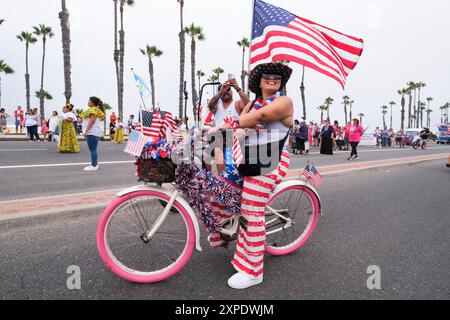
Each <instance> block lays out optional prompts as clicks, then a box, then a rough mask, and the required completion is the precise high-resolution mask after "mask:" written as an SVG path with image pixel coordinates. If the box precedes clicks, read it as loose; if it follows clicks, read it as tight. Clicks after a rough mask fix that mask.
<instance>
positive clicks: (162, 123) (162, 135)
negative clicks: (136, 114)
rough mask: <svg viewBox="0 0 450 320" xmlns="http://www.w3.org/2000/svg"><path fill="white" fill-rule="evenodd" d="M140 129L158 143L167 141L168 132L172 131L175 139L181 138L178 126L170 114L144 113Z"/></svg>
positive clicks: (159, 112)
mask: <svg viewBox="0 0 450 320" xmlns="http://www.w3.org/2000/svg"><path fill="white" fill-rule="evenodd" d="M139 127H140V130H142V133H143V134H144V135H145V136H147V137H149V138H152V139H155V140H156V141H158V140H160V139H166V138H167V132H168V131H171V133H172V136H173V137H174V139H176V140H179V139H180V138H181V136H180V133H179V131H178V128H177V124H176V122H175V120H174V118H173V116H172V114H171V113H170V112H165V111H154V112H150V111H142V124H141V125H140V126H139Z"/></svg>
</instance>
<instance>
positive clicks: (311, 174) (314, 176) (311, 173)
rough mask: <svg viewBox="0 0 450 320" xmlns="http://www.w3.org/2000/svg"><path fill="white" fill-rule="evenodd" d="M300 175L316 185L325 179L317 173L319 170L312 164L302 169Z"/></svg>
mask: <svg viewBox="0 0 450 320" xmlns="http://www.w3.org/2000/svg"><path fill="white" fill-rule="evenodd" d="M302 176H305V177H306V178H308V180H309V181H311V182H312V183H314V185H315V186H317V187H318V186H319V185H321V184H322V183H323V182H324V181H325V178H324V177H323V176H322V175H321V174H320V173H319V171H317V169H316V167H315V166H314V165H312V166H310V165H309V164H308V165H307V166H306V168H305V170H303V173H302Z"/></svg>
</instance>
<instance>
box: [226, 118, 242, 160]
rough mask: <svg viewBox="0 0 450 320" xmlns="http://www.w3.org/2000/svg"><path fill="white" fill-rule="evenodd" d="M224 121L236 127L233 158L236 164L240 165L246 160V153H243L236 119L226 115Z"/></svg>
mask: <svg viewBox="0 0 450 320" xmlns="http://www.w3.org/2000/svg"><path fill="white" fill-rule="evenodd" d="M224 121H225V123H226V124H229V125H230V126H231V127H233V129H235V131H234V133H233V158H234V162H235V163H236V165H237V166H240V165H241V163H242V161H244V154H243V153H242V148H241V143H240V141H239V137H238V135H237V133H236V129H237V128H238V126H237V123H236V120H234V119H233V118H232V117H225V120H224Z"/></svg>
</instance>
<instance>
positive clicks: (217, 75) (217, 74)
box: [212, 67, 225, 81]
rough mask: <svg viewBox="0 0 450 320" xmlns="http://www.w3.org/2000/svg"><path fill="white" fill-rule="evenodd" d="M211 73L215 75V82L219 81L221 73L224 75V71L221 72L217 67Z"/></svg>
mask: <svg viewBox="0 0 450 320" xmlns="http://www.w3.org/2000/svg"><path fill="white" fill-rule="evenodd" d="M212 72H213V73H214V74H215V75H216V78H215V79H217V80H216V81H220V75H221V74H222V73H224V72H225V70H223V69H222V68H221V67H217V68H216V69H214V70H213V71H212Z"/></svg>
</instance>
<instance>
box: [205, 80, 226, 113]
mask: <svg viewBox="0 0 450 320" xmlns="http://www.w3.org/2000/svg"><path fill="white" fill-rule="evenodd" d="M227 90H228V83H226V82H225V83H224V84H223V86H222V88H221V89H220V92H219V93H218V94H216V95H215V96H214V97H213V98H212V99H211V100H210V101H209V104H208V109H209V111H211V113H213V114H215V113H216V112H217V103H218V102H219V100H220V98H222V97H223V95H224V94H225V93H226V92H227Z"/></svg>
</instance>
